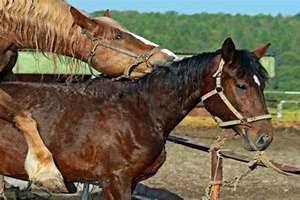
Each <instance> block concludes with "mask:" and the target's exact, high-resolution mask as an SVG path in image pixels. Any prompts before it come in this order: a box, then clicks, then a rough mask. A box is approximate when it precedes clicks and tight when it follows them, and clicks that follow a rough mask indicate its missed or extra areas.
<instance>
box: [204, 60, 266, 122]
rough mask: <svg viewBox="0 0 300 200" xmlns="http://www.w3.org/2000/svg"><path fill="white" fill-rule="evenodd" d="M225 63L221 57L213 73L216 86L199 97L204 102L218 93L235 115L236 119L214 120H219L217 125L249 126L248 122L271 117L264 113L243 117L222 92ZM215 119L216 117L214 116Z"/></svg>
mask: <svg viewBox="0 0 300 200" xmlns="http://www.w3.org/2000/svg"><path fill="white" fill-rule="evenodd" d="M224 65H225V61H224V60H223V59H221V61H220V64H219V67H218V69H217V71H216V73H215V74H214V75H213V78H215V79H216V88H215V89H214V90H212V91H210V92H208V93H206V94H205V95H203V96H202V97H201V100H202V101H203V102H204V101H205V100H207V99H209V98H210V97H212V96H214V95H218V96H219V97H220V98H221V99H222V101H223V102H224V103H225V105H226V106H227V108H228V109H229V110H230V111H231V112H232V113H233V114H234V115H235V116H236V118H237V120H231V121H226V122H223V121H222V120H216V121H220V122H218V123H219V126H220V127H228V126H233V125H247V126H249V123H251V122H255V121H260V120H266V119H272V116H271V115H270V114H265V115H259V116H255V117H248V118H245V117H244V116H243V115H242V114H241V113H240V112H239V111H238V110H237V109H236V108H235V107H234V106H233V105H232V104H231V103H230V101H229V100H228V98H227V97H226V95H225V93H224V88H223V86H222V73H223V68H224ZM214 118H215V119H216V117H214Z"/></svg>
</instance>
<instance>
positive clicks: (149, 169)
mask: <svg viewBox="0 0 300 200" xmlns="http://www.w3.org/2000/svg"><path fill="white" fill-rule="evenodd" d="M266 50H267V47H264V48H260V49H257V50H256V51H254V52H249V51H247V50H236V49H235V46H234V44H233V42H232V40H231V39H227V40H226V41H225V42H224V44H223V47H222V49H221V50H218V51H217V52H213V53H203V54H199V55H197V56H194V57H192V58H187V59H184V60H182V61H178V62H175V63H173V64H172V65H171V66H161V67H158V68H157V69H156V70H154V72H153V73H151V74H149V75H146V76H145V77H143V78H142V79H140V80H138V81H135V82H132V81H126V80H120V81H112V80H110V79H107V78H97V79H94V80H91V81H87V82H85V83H78V84H74V85H70V86H65V85H62V84H49V83H47V84H41V83H22V82H19V83H6V84H4V85H3V89H4V90H5V92H7V93H8V94H10V95H12V96H13V98H15V99H16V100H18V101H19V102H21V104H22V105H23V106H24V107H25V108H27V109H28V110H30V111H32V113H33V116H34V117H35V119H37V121H38V124H39V130H40V133H41V136H42V138H43V140H44V141H45V144H46V146H47V147H48V148H49V149H50V150H51V152H52V153H53V157H54V159H55V162H56V164H57V166H58V168H59V169H60V170H61V172H62V174H63V176H64V178H65V180H67V181H69V182H73V181H74V182H75V181H79V182H85V181H99V182H101V183H102V186H103V189H104V195H105V199H107V200H108V199H115V200H125V199H126V200H129V199H131V192H132V189H133V188H134V187H135V185H136V184H137V182H139V181H141V180H144V179H146V178H148V177H150V176H152V175H154V174H155V173H156V171H157V170H158V169H159V168H160V166H161V165H162V164H163V163H164V161H165V156H166V154H165V150H164V146H165V143H166V138H167V136H168V134H169V133H170V132H171V131H172V130H173V129H174V127H175V126H176V125H177V124H178V123H179V122H180V121H181V120H182V119H183V118H184V117H185V116H186V115H187V114H188V113H189V111H190V110H191V109H193V108H194V107H195V106H196V105H197V104H198V103H199V101H200V100H201V97H202V96H205V95H206V94H207V93H208V92H210V91H213V90H214V89H215V88H216V86H217V85H215V83H216V80H218V78H220V80H221V81H220V83H221V85H222V86H221V87H220V86H218V87H217V88H218V89H217V90H218V91H219V93H221V92H223V95H224V96H225V97H226V98H227V100H228V102H230V103H231V105H232V106H233V107H234V108H235V109H236V112H238V113H239V114H240V115H242V116H243V117H244V118H243V120H239V118H238V117H237V116H236V115H235V114H234V113H232V111H231V109H229V108H228V105H229V104H228V102H227V104H225V103H224V102H223V101H224V100H222V99H221V97H219V96H218V95H220V94H219V93H218V95H213V96H212V97H209V98H207V100H205V102H204V103H205V106H206V108H207V109H208V110H209V112H210V113H211V114H212V115H214V116H217V117H219V118H221V119H222V120H223V121H225V122H228V121H229V122H230V123H235V124H234V125H231V126H230V127H232V128H233V129H235V130H236V131H237V132H238V133H239V134H241V135H243V137H244V139H245V147H246V148H247V149H249V150H263V149H265V148H267V147H268V145H269V144H270V142H271V141H272V138H273V129H272V125H271V121H270V119H269V118H268V117H267V116H268V115H267V114H268V111H267V108H266V105H265V102H264V96H263V89H264V86H265V81H266V78H267V73H266V71H265V70H264V69H263V67H262V66H261V64H260V63H259V61H258V60H259V58H260V57H261V56H262V55H263V54H264V53H265V52H266ZM221 68H222V70H220V69H221ZM216 72H218V73H216ZM216 74H217V75H216ZM254 77H255V78H254ZM220 88H223V89H222V90H220ZM223 98H224V97H223ZM253 118H255V120H251V119H253ZM232 120H234V121H232ZM26 151H27V145H26V143H25V141H24V138H23V137H22V136H21V135H20V134H18V130H17V129H15V127H13V126H12V125H11V124H10V123H8V122H6V121H1V120H0V160H1V163H0V173H1V174H4V175H6V176H11V177H15V178H19V179H28V177H27V175H26V171H25V170H24V167H23V162H24V159H25V156H26Z"/></svg>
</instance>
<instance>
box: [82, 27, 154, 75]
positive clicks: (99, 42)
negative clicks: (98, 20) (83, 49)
mask: <svg viewBox="0 0 300 200" xmlns="http://www.w3.org/2000/svg"><path fill="white" fill-rule="evenodd" d="M82 33H83V34H85V35H86V36H87V37H88V38H89V39H90V40H91V42H92V49H91V50H90V52H89V54H88V64H89V66H92V62H93V58H94V56H95V54H96V50H97V48H98V47H99V46H101V47H104V48H107V49H111V50H113V51H116V52H119V53H121V54H123V55H126V56H129V57H132V58H134V59H135V62H134V63H133V64H131V65H129V66H128V67H126V68H125V70H124V75H125V76H126V77H130V74H131V72H132V71H133V70H134V69H135V68H136V67H137V66H139V65H140V64H142V63H145V64H146V66H147V67H148V68H152V67H153V66H152V64H151V63H150V62H149V59H150V58H151V57H152V56H153V55H154V54H155V53H157V52H158V51H159V50H160V48H159V47H154V48H153V49H151V50H150V51H149V52H147V53H146V54H141V55H138V54H136V53H134V52H131V51H128V50H126V49H122V48H118V47H115V46H112V45H110V44H108V43H105V42H104V41H103V40H104V39H103V38H96V37H94V36H93V35H92V34H91V33H90V32H89V31H87V30H85V29H82ZM90 71H91V73H92V75H94V73H93V70H92V69H91V68H90ZM94 76H95V75H94Z"/></svg>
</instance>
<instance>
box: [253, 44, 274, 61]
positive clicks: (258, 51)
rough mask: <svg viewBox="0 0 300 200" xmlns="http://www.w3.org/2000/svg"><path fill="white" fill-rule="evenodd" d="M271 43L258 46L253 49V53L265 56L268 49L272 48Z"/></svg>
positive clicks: (258, 56) (259, 56)
mask: <svg viewBox="0 0 300 200" xmlns="http://www.w3.org/2000/svg"><path fill="white" fill-rule="evenodd" d="M270 46H271V43H268V44H266V45H265V46H263V47H260V48H257V49H255V50H254V51H253V53H254V54H255V56H256V57H257V58H258V59H260V58H262V57H264V56H265V55H266V54H267V51H268V49H269V48H270Z"/></svg>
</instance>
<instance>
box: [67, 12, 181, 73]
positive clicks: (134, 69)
mask: <svg viewBox="0 0 300 200" xmlns="http://www.w3.org/2000/svg"><path fill="white" fill-rule="evenodd" d="M70 12H71V14H72V16H73V19H74V24H75V25H77V26H79V27H80V28H81V29H82V32H83V34H85V35H86V36H87V37H88V39H89V41H90V42H89V44H88V45H87V49H89V50H90V51H89V55H88V63H89V64H90V65H91V66H92V67H93V68H94V69H96V70H97V71H99V72H103V73H104V74H106V75H108V76H111V77H117V76H121V75H124V74H125V75H127V76H130V77H133V78H136V77H140V76H143V75H145V74H147V73H150V72H151V71H152V68H153V66H156V65H164V64H166V63H168V62H171V61H173V60H174V59H175V58H176V55H175V54H174V53H172V52H171V51H169V50H167V49H163V48H161V47H159V46H158V45H157V44H155V43H153V42H151V41H149V40H146V39H145V38H143V37H141V36H138V35H136V34H134V33H132V32H130V31H128V30H127V29H125V28H124V27H122V26H121V25H120V24H119V23H118V22H117V21H115V20H114V19H112V18H111V16H110V13H109V11H108V10H107V11H105V13H104V16H102V17H99V18H97V19H91V18H89V17H87V16H86V15H84V14H82V13H81V12H79V11H78V10H76V9H75V8H73V7H71V8H70ZM103 55H105V56H103ZM103 58H104V59H103ZM105 58H106V59H105Z"/></svg>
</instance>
